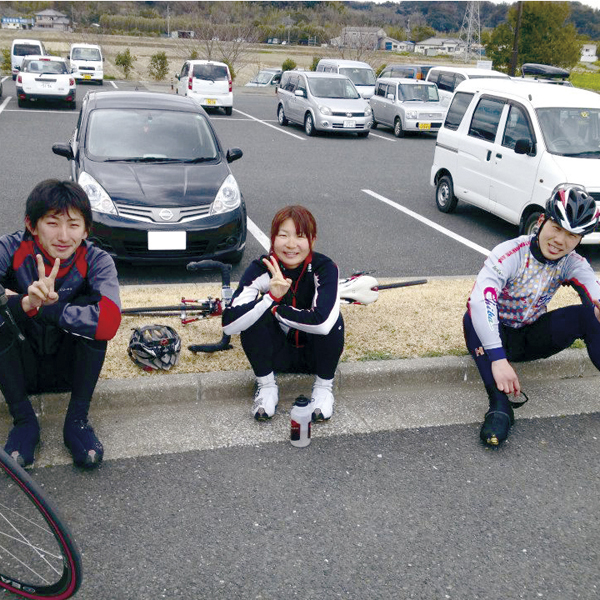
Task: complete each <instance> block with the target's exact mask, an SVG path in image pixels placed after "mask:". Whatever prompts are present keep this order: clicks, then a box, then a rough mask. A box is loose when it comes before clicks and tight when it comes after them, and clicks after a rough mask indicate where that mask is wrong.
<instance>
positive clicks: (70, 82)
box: [69, 77, 75, 87]
mask: <svg viewBox="0 0 600 600" xmlns="http://www.w3.org/2000/svg"><path fill="white" fill-rule="evenodd" d="M69 85H70V86H71V87H73V86H74V85H75V79H73V77H69Z"/></svg>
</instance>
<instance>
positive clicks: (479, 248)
mask: <svg viewBox="0 0 600 600" xmlns="http://www.w3.org/2000/svg"><path fill="white" fill-rule="evenodd" d="M362 191H363V192H364V193H365V194H369V196H373V198H376V199H377V200H381V202H385V203H386V204H389V205H390V206H391V207H392V208H395V209H396V210H399V211H401V212H403V213H405V214H407V215H408V216H409V217H412V218H413V219H417V221H421V223H424V224H425V225H428V226H429V227H431V228H432V229H435V230H437V231H439V232H440V233H443V234H444V235H447V236H448V237H450V238H452V239H453V240H455V241H457V242H460V243H461V244H464V245H465V246H468V247H469V248H471V249H472V250H476V251H477V252H479V253H481V254H483V255H484V256H488V255H489V253H490V251H489V250H487V249H486V248H484V247H483V246H479V245H478V244H475V243H474V242H472V241H470V240H468V239H467V238H464V237H462V236H461V235H458V234H457V233H454V232H452V231H450V230H449V229H446V228H445V227H442V226H441V225H438V224H437V223H434V222H433V221H430V220H429V219H426V218H425V217H422V216H421V215H419V214H417V213H416V212H413V211H412V210H410V209H409V208H406V207H404V206H402V205H400V204H397V203H396V202H393V201H392V200H389V199H388V198H385V197H384V196H380V195H379V194H376V193H375V192H372V191H371V190H362Z"/></svg>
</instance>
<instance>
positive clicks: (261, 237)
mask: <svg viewBox="0 0 600 600" xmlns="http://www.w3.org/2000/svg"><path fill="white" fill-rule="evenodd" d="M248 231H249V232H250V233H251V234H252V235H253V236H254V237H255V238H256V239H257V241H258V243H259V244H260V245H261V246H262V247H263V248H264V249H265V251H266V252H268V251H269V250H270V249H271V240H270V239H269V238H268V237H267V236H266V235H265V234H264V233H263V232H262V231H261V230H260V229H259V227H258V225H257V224H256V223H255V222H254V221H253V220H252V219H250V217H248Z"/></svg>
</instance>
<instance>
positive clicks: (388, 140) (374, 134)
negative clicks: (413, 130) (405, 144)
mask: <svg viewBox="0 0 600 600" xmlns="http://www.w3.org/2000/svg"><path fill="white" fill-rule="evenodd" d="M369 135H370V136H371V137H376V138H379V139H380V140H385V141H386V142H395V141H396V140H395V139H394V138H391V137H388V136H385V135H377V134H376V133H373V130H372V129H371V133H370V134H369Z"/></svg>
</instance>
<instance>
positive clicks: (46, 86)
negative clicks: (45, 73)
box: [42, 83, 52, 90]
mask: <svg viewBox="0 0 600 600" xmlns="http://www.w3.org/2000/svg"><path fill="white" fill-rule="evenodd" d="M42 87H43V88H44V89H46V90H49V89H50V88H51V87H52V85H51V84H49V83H42Z"/></svg>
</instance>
